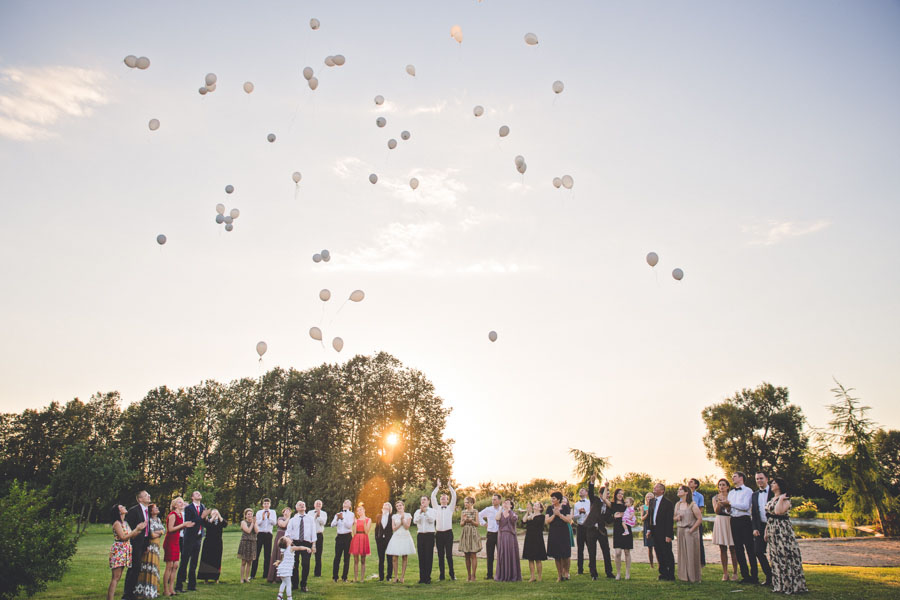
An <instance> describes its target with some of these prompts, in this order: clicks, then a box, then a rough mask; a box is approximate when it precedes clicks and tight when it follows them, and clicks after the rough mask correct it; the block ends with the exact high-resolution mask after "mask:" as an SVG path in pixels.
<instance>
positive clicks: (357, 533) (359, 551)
mask: <svg viewBox="0 0 900 600" xmlns="http://www.w3.org/2000/svg"><path fill="white" fill-rule="evenodd" d="M371 528H372V519H370V518H369V517H367V516H366V507H365V506H364V505H363V503H362V502H360V503H359V506H357V507H356V522H355V523H354V524H353V539H351V540H350V556H352V557H353V580H354V581H355V582H356V583H359V582H360V578H359V562H360V560H362V581H365V580H366V557H367V556H368V555H370V554H371V553H372V549H371V548H370V547H369V530H370V529H371Z"/></svg>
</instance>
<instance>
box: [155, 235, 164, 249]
mask: <svg viewBox="0 0 900 600" xmlns="http://www.w3.org/2000/svg"><path fill="white" fill-rule="evenodd" d="M156 243H157V244H159V245H160V246H162V245H163V244H165V243H166V236H164V235H163V234H159V235H158V236H156Z"/></svg>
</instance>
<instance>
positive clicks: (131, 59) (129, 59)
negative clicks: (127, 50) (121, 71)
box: [125, 54, 137, 69]
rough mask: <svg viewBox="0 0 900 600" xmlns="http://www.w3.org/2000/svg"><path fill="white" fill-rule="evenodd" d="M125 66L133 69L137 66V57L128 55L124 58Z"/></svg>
mask: <svg viewBox="0 0 900 600" xmlns="http://www.w3.org/2000/svg"><path fill="white" fill-rule="evenodd" d="M125 64H126V65H128V68H130V69H133V68H135V67H136V66H137V56H135V55H134V54H129V55H128V56H126V57H125Z"/></svg>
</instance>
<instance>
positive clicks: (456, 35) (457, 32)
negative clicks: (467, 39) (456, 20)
mask: <svg viewBox="0 0 900 600" xmlns="http://www.w3.org/2000/svg"><path fill="white" fill-rule="evenodd" d="M450 37H452V38H453V39H454V40H456V41H457V42H458V43H460V44H462V40H463V34H462V27H460V26H459V25H454V26H453V27H451V28H450Z"/></svg>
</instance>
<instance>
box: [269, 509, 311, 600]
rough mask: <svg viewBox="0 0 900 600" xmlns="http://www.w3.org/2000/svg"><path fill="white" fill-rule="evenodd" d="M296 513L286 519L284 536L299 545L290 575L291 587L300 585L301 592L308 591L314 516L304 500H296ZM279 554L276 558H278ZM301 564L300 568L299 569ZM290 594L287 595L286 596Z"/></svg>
mask: <svg viewBox="0 0 900 600" xmlns="http://www.w3.org/2000/svg"><path fill="white" fill-rule="evenodd" d="M296 508H297V514H295V515H294V516H293V517H291V520H290V521H288V525H287V528H286V529H285V532H284V537H286V538H288V539H289V540H291V543H293V544H294V545H296V546H300V547H301V548H302V550H299V551H298V552H297V553H296V554H295V555H294V571H293V575H292V577H291V589H294V590H296V589H297V587H298V586H299V587H300V591H301V592H308V591H309V590H308V589H307V587H306V581H307V579H309V559H310V557H311V556H312V555H314V554H315V553H316V539H317V534H316V517H315V515H314V514H313V513H309V514H307V512H306V502H304V501H303V500H298V501H297V504H296ZM280 556H281V555H280V554H279V555H278V557H276V560H277V559H278V558H280ZM301 566H302V569H301ZM290 597H291V596H290V595H288V598H290Z"/></svg>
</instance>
